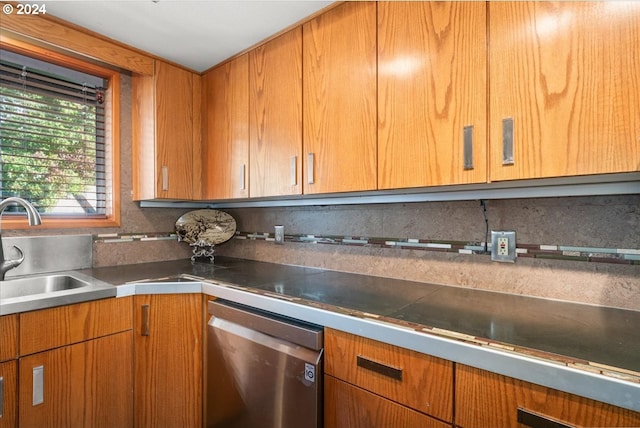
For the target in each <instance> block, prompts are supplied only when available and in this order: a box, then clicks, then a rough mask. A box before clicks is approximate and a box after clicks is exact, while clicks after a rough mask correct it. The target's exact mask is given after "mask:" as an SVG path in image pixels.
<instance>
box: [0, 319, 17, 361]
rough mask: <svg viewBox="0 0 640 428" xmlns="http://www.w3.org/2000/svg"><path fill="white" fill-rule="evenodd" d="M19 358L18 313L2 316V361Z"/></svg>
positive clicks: (0, 350) (0, 343) (0, 329)
mask: <svg viewBox="0 0 640 428" xmlns="http://www.w3.org/2000/svg"><path fill="white" fill-rule="evenodd" d="M15 358H18V314H14V315H4V316H2V317H0V361H6V360H13V359H15Z"/></svg>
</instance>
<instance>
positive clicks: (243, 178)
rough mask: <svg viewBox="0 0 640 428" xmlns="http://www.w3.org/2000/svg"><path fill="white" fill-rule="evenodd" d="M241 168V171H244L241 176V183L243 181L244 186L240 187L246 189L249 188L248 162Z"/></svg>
mask: <svg viewBox="0 0 640 428" xmlns="http://www.w3.org/2000/svg"><path fill="white" fill-rule="evenodd" d="M240 169H241V173H242V177H241V183H242V187H240V190H246V188H247V164H244V163H243V164H242V168H240Z"/></svg>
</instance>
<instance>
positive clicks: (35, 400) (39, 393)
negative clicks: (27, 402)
mask: <svg viewBox="0 0 640 428" xmlns="http://www.w3.org/2000/svg"><path fill="white" fill-rule="evenodd" d="M42 403H44V366H36V367H34V368H33V395H32V397H31V404H32V405H33V406H37V405H38V404H42Z"/></svg>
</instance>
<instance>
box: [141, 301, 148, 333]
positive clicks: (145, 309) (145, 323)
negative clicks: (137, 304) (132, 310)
mask: <svg viewBox="0 0 640 428" xmlns="http://www.w3.org/2000/svg"><path fill="white" fill-rule="evenodd" d="M141 331H142V332H141V334H142V335H143V336H149V305H142V329H141Z"/></svg>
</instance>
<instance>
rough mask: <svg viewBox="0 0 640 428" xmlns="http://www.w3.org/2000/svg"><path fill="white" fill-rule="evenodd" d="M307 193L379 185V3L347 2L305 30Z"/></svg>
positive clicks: (306, 24) (340, 190)
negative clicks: (377, 97)
mask: <svg viewBox="0 0 640 428" xmlns="http://www.w3.org/2000/svg"><path fill="white" fill-rule="evenodd" d="M302 52H303V68H302V69H303V79H302V82H303V83H302V84H303V115H304V121H303V135H304V154H303V155H304V157H305V158H306V159H305V160H304V165H305V167H304V193H326V192H346V191H356V190H373V189H375V188H376V187H377V184H376V162H377V161H376V158H377V149H376V147H377V139H376V101H377V100H376V4H375V3H374V2H346V3H344V4H342V5H340V6H338V7H336V8H334V9H332V10H330V11H328V12H326V13H324V14H322V15H320V16H318V17H316V18H314V19H313V20H311V21H309V22H307V23H305V24H304V27H303V49H302Z"/></svg>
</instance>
